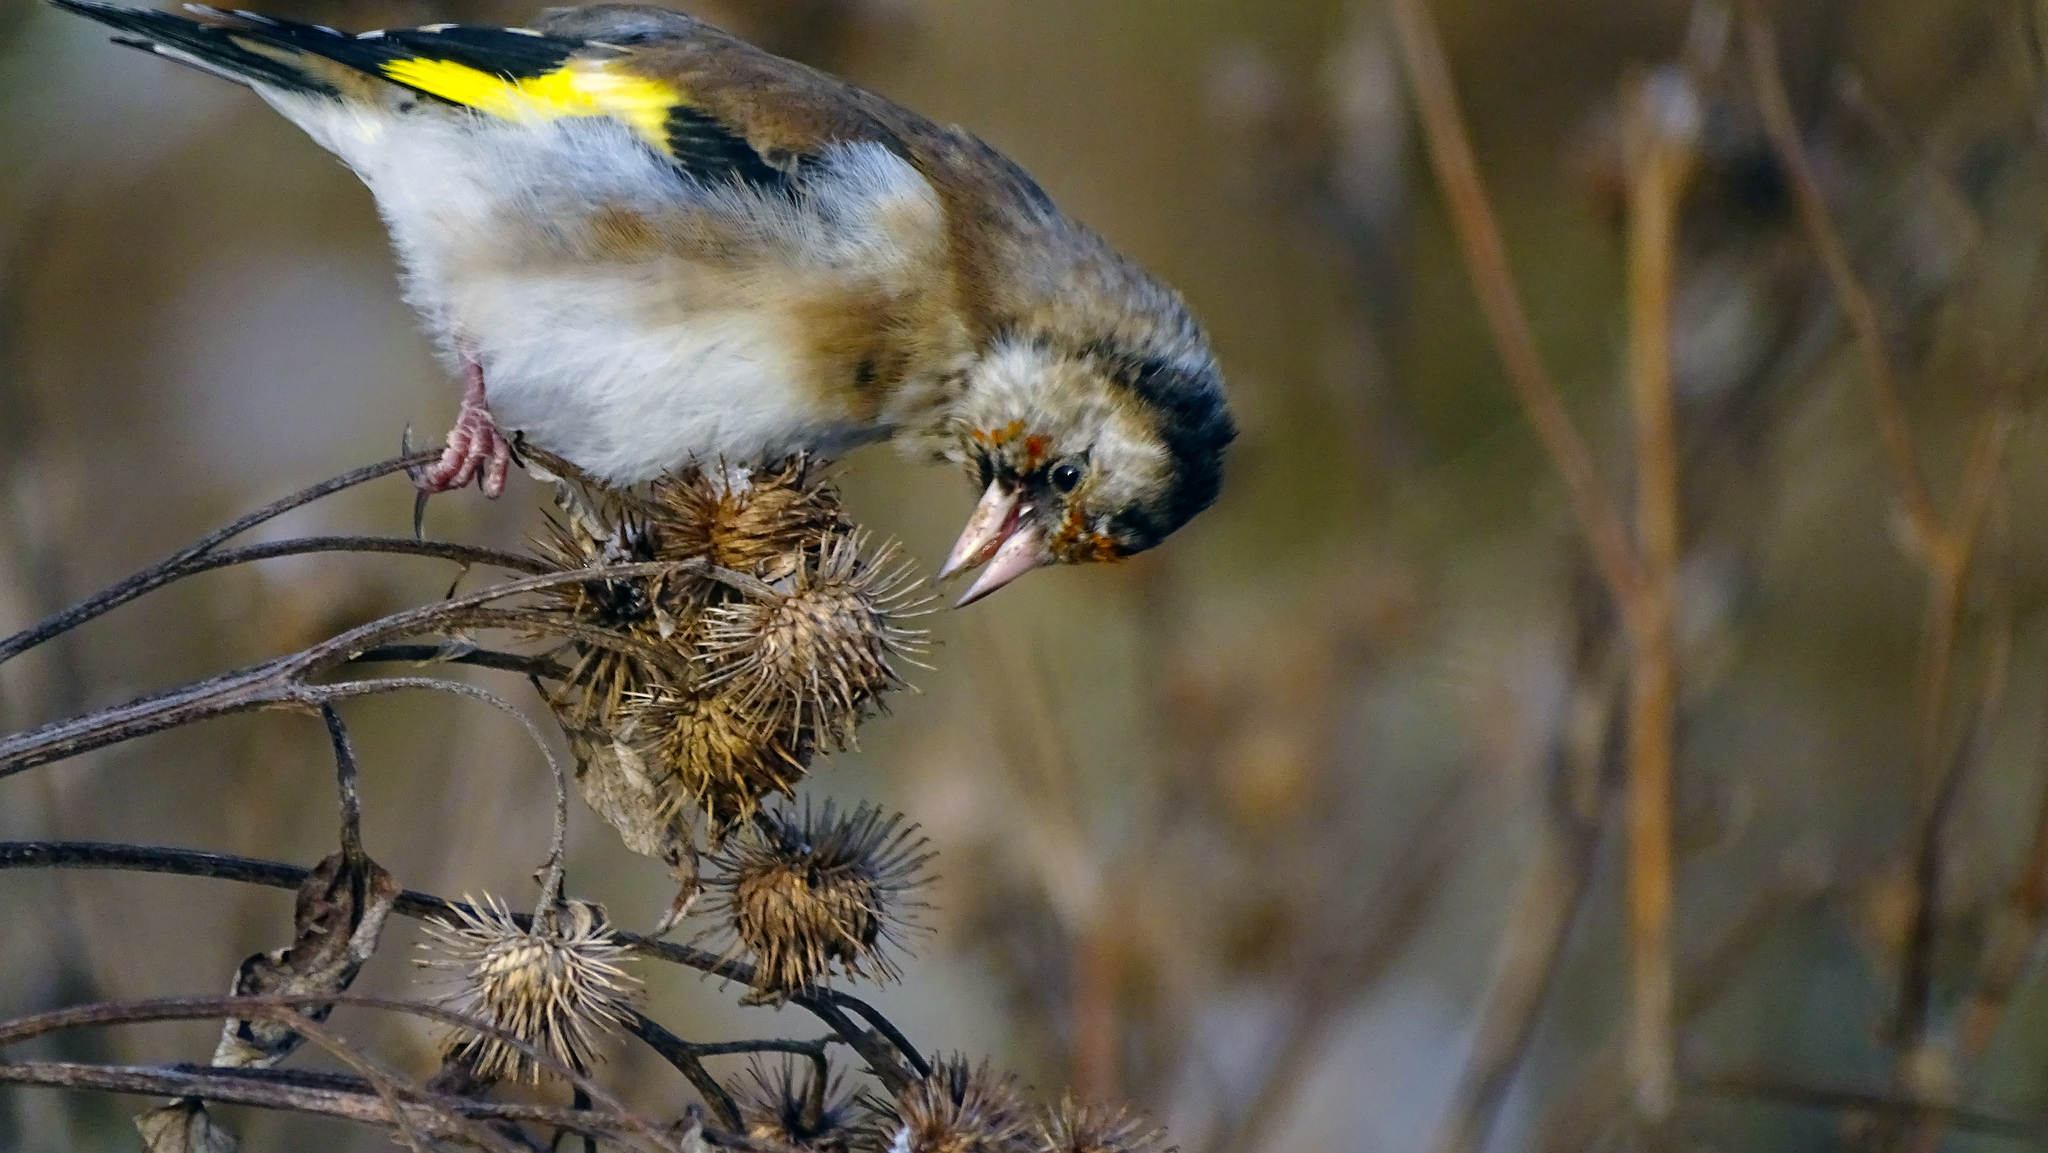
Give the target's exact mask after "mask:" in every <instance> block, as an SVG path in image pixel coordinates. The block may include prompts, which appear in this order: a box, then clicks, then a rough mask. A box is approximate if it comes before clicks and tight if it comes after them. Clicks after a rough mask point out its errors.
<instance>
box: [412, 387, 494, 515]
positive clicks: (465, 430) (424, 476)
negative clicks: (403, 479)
mask: <svg viewBox="0 0 2048 1153" xmlns="http://www.w3.org/2000/svg"><path fill="white" fill-rule="evenodd" d="M511 472H512V442H511V440H510V439H508V438H507V437H506V436H505V434H504V433H502V432H500V431H498V422H497V421H495V420H492V419H491V414H490V410H489V409H486V408H485V407H483V405H481V404H471V403H469V402H468V401H466V400H465V401H464V402H463V405H462V413H461V415H459V416H457V417H456V418H455V427H454V428H451V429H449V430H448V447H447V448H446V449H445V450H443V451H442V453H441V459H440V460H437V461H435V462H434V463H432V464H430V465H428V466H426V467H425V468H422V469H420V470H419V471H418V472H417V473H415V474H414V475H413V483H414V484H416V485H418V486H419V489H420V491H421V492H424V493H430V494H431V493H442V492H453V491H454V490H456V489H458V488H467V487H468V486H469V485H470V483H471V482H472V481H474V482H477V484H478V486H479V487H481V488H482V489H483V490H484V495H485V496H488V497H493V498H495V497H498V496H501V495H503V493H504V491H505V479H506V477H508V476H510V475H511Z"/></svg>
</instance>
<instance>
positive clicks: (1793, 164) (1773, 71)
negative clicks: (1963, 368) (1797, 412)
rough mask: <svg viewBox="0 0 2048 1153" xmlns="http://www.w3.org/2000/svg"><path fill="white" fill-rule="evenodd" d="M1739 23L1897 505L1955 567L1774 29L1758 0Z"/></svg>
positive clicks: (1929, 555)
mask: <svg viewBox="0 0 2048 1153" xmlns="http://www.w3.org/2000/svg"><path fill="white" fill-rule="evenodd" d="M1742 27H1743V42H1744V46H1745V48H1746V49H1747V51H1748V56H1749V72H1750V79H1751V82H1752V83H1753V84H1754V85H1755V86H1756V102H1757V110H1758V111H1759V112H1760V113H1761V114H1762V116H1763V121H1764V131H1765V133H1766V134H1768V135H1769V136H1770V138H1771V145H1772V147H1773V148H1775V149H1776V150H1777V153H1778V162H1779V163H1780V164H1781V165H1782V166H1783V167H1784V169H1785V174H1786V176H1787V177H1788V178H1789V179H1790V181H1791V184H1792V196H1793V200H1794V202H1795V203H1796V204H1797V205H1798V208H1799V218H1800V221H1801V223H1802V224H1803V225H1804V226H1805V229H1806V233H1807V237H1808V239H1809V240H1810V241H1811V242H1812V244H1813V247H1814V252H1815V254H1816V255H1817V256H1819V257H1820V262H1821V266H1822V267H1823V268H1824V269H1825V270H1826V272H1827V275H1828V279H1829V280H1830V281H1831V282H1833V284H1834V288H1835V296H1836V297H1837V298H1838V299H1839V300H1840V301H1841V304H1842V313H1843V315H1844V316H1845V317H1847V319H1848V321H1849V327H1850V329H1851V330H1852V331H1853V332H1854V333H1855V335H1856V344H1857V347H1858V348H1859V349H1860V350H1861V351H1862V354H1863V369H1864V376H1865V379H1866V380H1867V381H1868V383H1869V385H1870V394H1871V401H1872V407H1873V408H1874V409H1875V410H1876V414H1877V428H1878V435H1879V436H1880V437H1881V438H1882V439H1883V441H1884V446H1885V451H1886V453H1887V454H1888V455H1889V456H1890V458H1891V468H1892V474H1893V477H1892V479H1893V482H1894V484H1895V485H1896V486H1897V489H1898V496H1899V505H1900V509H1901V511H1903V512H1904V513H1905V516H1906V520H1907V522H1908V524H1909V526H1910V527H1911V529H1912V531H1913V534H1914V537H1915V543H1916V544H1917V546H1918V547H1919V548H1920V549H1921V550H1922V555H1923V556H1924V557H1925V558H1926V559H1927V560H1928V562H1929V563H1931V564H1933V565H1935V566H1936V567H1942V566H1949V565H1953V564H1954V558H1952V557H1950V556H1949V555H1947V554H1948V553H1949V551H1950V536H1949V532H1948V529H1947V528H1946V527H1945V526H1944V525H1943V524H1942V520H1941V514H1940V513H1939V512H1938V511H1937V509H1936V507H1935V503H1934V497H1933V495H1932V494H1931V493H1930V492H1929V490H1928V487H1927V478H1926V477H1925V476H1924V475H1923V474H1922V473H1921V470H1920V454H1919V450H1918V449H1917V448H1916V447H1915V446H1914V443H1913V428H1912V425H1911V423H1910V422H1909V421H1908V420H1907V418H1906V404H1905V400H1904V399H1903V398H1902V397H1901V395H1900V393H1899V384H1898V373H1897V371H1896V370H1895V369H1894V368H1893V365H1892V356H1891V351H1890V346H1889V342H1888V341H1887V340H1886V338H1885V333H1884V325H1883V323H1882V322H1881V321H1880V320H1879V319H1878V314H1877V305H1876V304H1875V303H1873V302H1872V300H1871V298H1870V293H1869V292H1868V291H1867V290H1866V289H1865V288H1864V287H1863V282H1862V280H1861V279H1859V278H1858V277H1857V275H1856V269H1855V267H1854V266H1853V265H1852V264H1850V262H1849V253H1848V249H1847V248H1846V247H1844V246H1843V244H1842V237H1841V233H1840V232H1838V231H1837V230H1836V228H1835V223H1834V218H1833V216H1832V214H1831V213H1830V212H1829V211H1828V204H1827V198H1826V197H1825V196H1824V195H1823V194H1822V192H1821V188H1820V180H1819V178H1818V177H1816V176H1815V175H1814V171H1813V165H1812V164H1811V163H1809V162H1808V160H1807V156H1806V148H1805V145H1804V144H1803V143H1801V141H1800V138H1799V124H1798V121H1797V120H1796V119H1795V118H1794V117H1793V115H1792V101H1791V99H1790V98H1789V97H1788V96H1786V94H1785V81H1784V77H1783V76H1782V75H1781V73H1780V71H1779V67H1778V39H1777V33H1776V32H1775V31H1774V30H1773V28H1772V26H1771V21H1770V18H1769V17H1768V16H1767V15H1766V14H1765V12H1764V8H1763V6H1762V4H1760V3H1758V2H1757V0H1744V4H1743V21H1742Z"/></svg>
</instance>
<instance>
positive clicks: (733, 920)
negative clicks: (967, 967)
mask: <svg viewBox="0 0 2048 1153" xmlns="http://www.w3.org/2000/svg"><path fill="white" fill-rule="evenodd" d="M926 844H927V842H926V841H925V839H924V838H923V837H920V836H918V835H917V826H915V825H906V824H904V821H903V818H902V817H901V816H900V815H888V816H885V815H884V814H883V813H882V811H881V810H880V809H875V808H870V807H868V806H867V805H862V806H860V807H859V808H857V809H855V810H853V812H851V813H846V814H842V813H841V812H839V811H838V809H836V808H835V807H834V806H833V804H832V802H830V801H827V802H825V803H824V804H823V805H822V806H820V807H819V808H817V809H816V810H813V809H812V808H811V807H810V805H808V804H806V805H805V806H804V807H803V810H802V813H801V815H797V814H792V813H789V812H787V811H784V812H771V811H768V810H763V811H762V812H761V813H760V814H759V815H757V816H756V817H755V818H754V821H753V823H752V824H750V825H747V826H746V827H745V828H742V829H740V830H739V831H738V832H737V833H735V834H734V835H733V836H732V837H731V839H729V840H728V841H727V842H726V843H725V846H724V847H723V848H722V849H721V850H720V851H719V852H718V854H717V855H716V856H714V857H713V858H712V866H713V871H714V876H713V878H712V879H711V881H710V888H711V890H712V895H713V904H712V909H713V911H714V912H715V913H716V914H717V915H719V917H720V918H721V919H722V920H723V921H724V927H725V929H726V930H727V931H729V932H730V933H731V935H732V939H733V945H734V948H735V950H736V951H744V952H745V953H747V954H748V955H750V956H751V957H752V959H753V963H754V973H755V977H754V988H755V990H756V993H757V994H758V995H759V996H761V997H762V998H764V999H781V998H785V997H787V996H789V995H790V994H792V993H797V992H801V991H803V990H805V989H810V988H813V987H816V986H817V985H819V984H821V983H822V982H824V981H825V979H826V978H827V977H829V976H830V975H831V974H832V973H833V972H835V971H836V972H841V973H845V974H848V975H852V976H860V977H866V978H868V979H870V980H875V981H889V980H895V979H896V978H898V977H899V976H900V975H901V971H900V970H899V969H898V968H897V965H896V962H895V960H894V958H893V957H892V956H891V953H892V951H893V950H895V949H897V948H901V947H902V944H903V942H902V938H903V937H904V936H905V935H906V934H907V933H908V932H910V931H913V930H915V929H916V928H917V925H916V922H915V920H914V919H913V918H914V915H915V913H916V912H917V910H919V909H922V908H923V907H924V906H923V904H922V903H921V902H917V901H914V900H913V899H912V898H913V895H914V892H915V890H916V889H917V888H918V887H919V886H921V885H923V884H925V883H926V882H927V881H928V880H929V878H928V877H926V876H925V875H924V866H925V865H926V864H927V863H928V862H930V860H931V859H932V854H931V853H928V852H925V851H924V848H925V845H926Z"/></svg>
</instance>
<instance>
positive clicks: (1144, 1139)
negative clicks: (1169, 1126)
mask: <svg viewBox="0 0 2048 1153" xmlns="http://www.w3.org/2000/svg"><path fill="white" fill-rule="evenodd" d="M1038 1149H1039V1153H1173V1150H1171V1149H1170V1148H1167V1147H1166V1130H1164V1129H1161V1128H1158V1127H1157V1126H1154V1125H1152V1124H1150V1123H1149V1122H1147V1121H1146V1120H1145V1119H1144V1118H1143V1117H1141V1116H1138V1115H1137V1114H1135V1113H1132V1112H1131V1111H1130V1110H1128V1109H1125V1108H1122V1107H1113V1106H1107V1105H1095V1104H1089V1103H1087V1102H1082V1101H1076V1100H1075V1099H1073V1098H1072V1097H1068V1098H1066V1099H1065V1100H1062V1101H1061V1102H1060V1107H1059V1108H1058V1109H1051V1110H1047V1111H1046V1114H1045V1116H1044V1117H1042V1118H1041V1119H1040V1120H1039V1123H1038Z"/></svg>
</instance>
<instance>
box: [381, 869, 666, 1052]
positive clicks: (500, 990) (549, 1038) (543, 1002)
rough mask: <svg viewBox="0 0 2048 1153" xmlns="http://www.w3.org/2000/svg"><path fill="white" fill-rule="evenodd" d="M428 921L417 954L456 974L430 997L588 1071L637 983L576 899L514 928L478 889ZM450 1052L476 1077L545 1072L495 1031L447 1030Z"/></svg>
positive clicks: (624, 1014) (606, 930) (600, 923)
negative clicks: (462, 904)
mask: <svg viewBox="0 0 2048 1153" xmlns="http://www.w3.org/2000/svg"><path fill="white" fill-rule="evenodd" d="M464 899H465V900H466V901H468V902H469V904H468V907H467V908H457V909H455V910H454V915H453V918H452V919H449V920H430V921H428V922H427V933H428V935H429V937H430V938H431V939H430V940H429V941H426V942H423V943H422V944H421V946H420V947H421V948H422V949H426V950H428V951H429V952H430V953H433V954H436V955H433V956H429V957H425V958H422V959H421V960H420V962H419V963H420V964H422V965H425V966H427V967H429V968H434V969H448V970H454V971H456V972H457V973H459V974H460V977H459V978H458V980H459V982H460V984H459V986H458V987H457V988H456V989H455V990H454V991H453V992H450V993H449V994H447V995H445V996H443V997H441V998H440V1001H441V1003H442V1004H445V1005H447V1006H449V1007H450V1008H453V1009H454V1010H456V1011H457V1012H460V1013H464V1014H466V1015H469V1016H473V1017H477V1018H480V1019H482V1020H483V1021H485V1022H488V1023H489V1024H492V1025H495V1026H497V1027H498V1028H500V1029H503V1030H504V1031H506V1032H507V1033H510V1034H512V1035H513V1036H515V1037H517V1038H519V1039H520V1040H522V1041H525V1042H526V1043H527V1044H529V1045H532V1046H533V1047H534V1048H536V1049H539V1050H540V1051H541V1052H543V1053H547V1054H548V1055H550V1056H552V1057H554V1058H555V1059H556V1060H558V1061H560V1062H562V1063H563V1064H564V1065H567V1066H569V1067H570V1068H572V1069H576V1070H584V1069H588V1068H590V1066H591V1065H592V1063H593V1062H594V1061H595V1060H596V1059H597V1045H598V1043H599V1041H600V1040H601V1039H602V1038H603V1037H604V1035H605V1034H607V1033H608V1032H610V1031H611V1030H612V1029H613V1028H614V1027H615V1026H617V1025H619V1024H620V1023H622V1022H624V1021H626V1020H627V1019H628V1018H629V1016H630V1014H631V1012H632V1003H633V999H634V997H635V996H636V995H637V994H638V991H639V986H640V982H639V981H638V980H637V979H636V978H634V977H633V976H632V975H631V974H630V973H627V972H626V970H625V968H624V963H625V961H626V959H627V957H628V955H629V954H628V953H627V952H626V949H625V948H624V946H622V945H620V944H619V943H618V940H617V938H616V937H614V936H613V934H612V931H611V928H610V926H608V925H606V924H605V923H604V916H603V913H602V912H601V911H600V910H599V909H598V908H597V907H596V906H594V905H591V904H588V903H586V902H583V901H567V902H564V903H563V905H562V906H561V908H560V909H559V910H558V911H557V912H556V914H555V915H554V916H552V917H541V918H537V919H536V920H535V922H534V924H533V926H532V927H531V928H521V927H520V925H519V923H518V921H517V919H515V918H514V917H513V915H512V913H511V912H510V911H509V910H508V909H506V908H505V905H504V903H503V902H501V901H499V900H497V899H496V898H493V897H491V896H489V895H486V896H485V897H484V899H483V901H482V902H480V903H479V902H476V901H470V900H469V899H468V898H466V897H465V898H464ZM448 1048H449V1053H450V1055H451V1056H454V1057H457V1058H459V1059H465V1060H467V1061H468V1062H469V1064H470V1065H471V1067H472V1068H474V1069H475V1071H476V1075H477V1076H478V1077H480V1078H482V1079H484V1080H486V1081H506V1080H517V1081H532V1082H538V1081H539V1080H541V1077H542V1074H543V1073H545V1072H547V1070H546V1069H545V1068H544V1067H543V1066H541V1065H540V1064H539V1063H537V1062H535V1061H534V1060H533V1059H532V1058H531V1057H528V1056H527V1055H526V1054H524V1053H522V1052H520V1051H519V1050H517V1049H515V1048H513V1047H511V1046H509V1045H506V1044H505V1043H504V1042H502V1041H500V1040H498V1039H497V1038H495V1037H484V1036H479V1035H477V1034H475V1033H470V1032H465V1031H461V1030H457V1031H455V1032H453V1033H451V1034H450V1036H449V1038H448Z"/></svg>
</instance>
